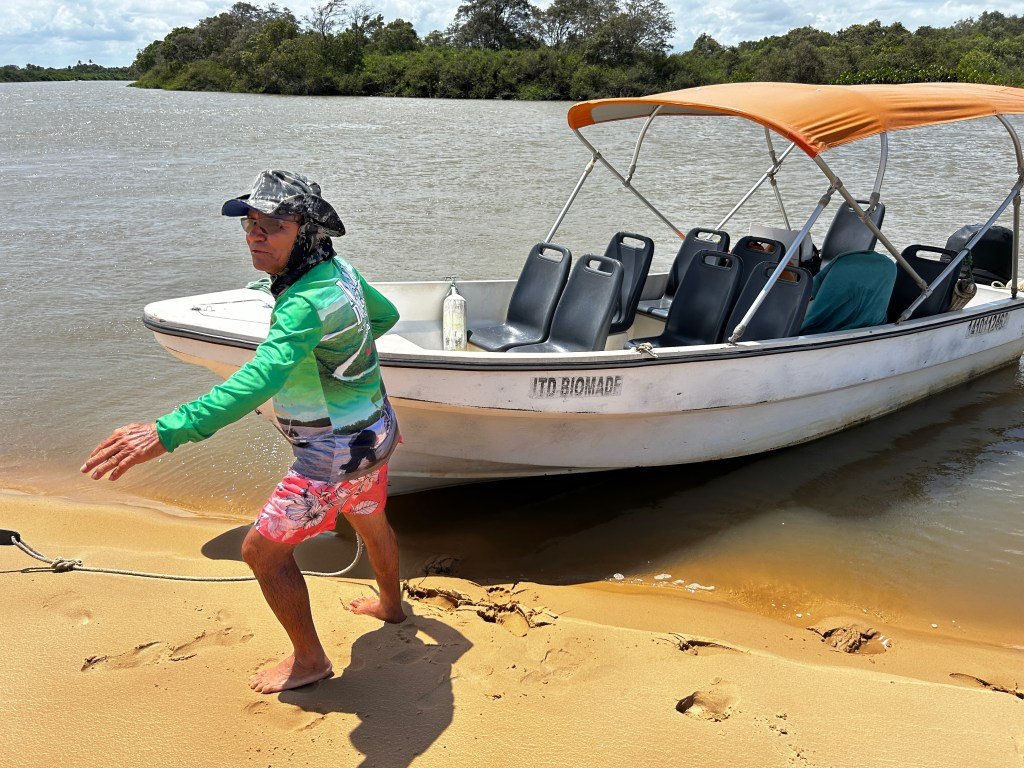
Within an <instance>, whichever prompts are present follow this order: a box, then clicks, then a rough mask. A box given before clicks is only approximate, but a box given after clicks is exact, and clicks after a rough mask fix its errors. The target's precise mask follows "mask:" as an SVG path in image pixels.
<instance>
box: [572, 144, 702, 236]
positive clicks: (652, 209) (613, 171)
mask: <svg viewBox="0 0 1024 768" xmlns="http://www.w3.org/2000/svg"><path fill="white" fill-rule="evenodd" d="M572 132H573V133H575V134H576V138H578V139H579V140H580V141H581V142H583V145H584V146H585V147H586V148H587V149H589V150H590V153H591V154H592V155H593V156H594V159H595V160H597V161H598V162H599V163H601V165H603V166H604V167H605V168H607V169H608V170H609V171H610V172H611V174H612V175H613V176H614V177H615V178H617V179H618V180H619V181H620V182H622V186H624V187H625V188H626V189H628V190H629V191H630V192H632V193H633V194H634V195H636V197H637V199H638V200H639V201H640V202H641V203H643V204H644V205H646V206H647V208H648V210H650V212H651V213H653V214H654V215H655V216H657V217H658V218H659V219H661V220H662V221H663V222H665V224H667V225H668V227H669V229H671V230H672V231H673V232H675V234H676V237H678V238H679V239H680V240H682V239H683V238H685V237H686V234H685V233H684V232H682V231H681V230H680V229H678V228H677V227H676V225H675V224H673V223H672V222H671V221H669V220H668V219H667V218H665V216H664V214H662V212H661V211H659V210H658V209H657V208H655V207H654V205H652V204H651V202H650V201H649V200H648V199H647V198H646V197H644V196H643V195H641V194H640V192H639V191H637V189H636V187H634V186H632V185H631V184H630V183H629V181H627V179H626V177H625V176H623V175H622V174H621V173H619V171H618V170H617V169H616V168H615V166H614V165H612V164H611V163H609V162H608V160H607V158H605V156H604V155H602V154H601V153H600V152H598V151H597V149H595V148H594V145H593V144H591V143H590V142H589V141H587V140H586V138H585V137H584V136H583V134H582V133H580V130H579V128H573V129H572Z"/></svg>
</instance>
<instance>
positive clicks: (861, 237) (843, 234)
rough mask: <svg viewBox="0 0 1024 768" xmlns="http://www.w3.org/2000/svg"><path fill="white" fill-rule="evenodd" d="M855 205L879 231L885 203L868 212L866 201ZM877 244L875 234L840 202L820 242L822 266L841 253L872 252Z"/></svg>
mask: <svg viewBox="0 0 1024 768" xmlns="http://www.w3.org/2000/svg"><path fill="white" fill-rule="evenodd" d="M857 203H858V204H859V205H860V207H861V208H863V209H864V210H865V211H867V214H868V218H869V219H870V220H871V221H872V223H874V225H875V226H876V227H878V228H879V229H881V228H882V221H883V220H884V219H885V203H876V204H875V207H874V208H873V209H871V210H868V205H869V203H868V201H867V200H858V201H857ZM877 242H878V237H877V236H876V235H875V233H874V232H872V231H871V230H870V229H868V228H867V227H866V226H865V225H864V222H863V221H861V220H860V216H858V215H857V212H856V211H854V210H853V208H851V207H850V204H849V203H847V202H845V201H842V203H841V205H840V206H839V210H837V211H836V215H835V218H833V219H832V224H831V225H830V226H829V228H828V232H826V233H825V239H824V240H822V241H821V263H822V266H824V265H825V264H827V263H828V262H830V261H831V260H832V259H834V258H835V257H836V256H838V255H839V254H841V253H848V252H850V251H871V250H874V248H875V243H877Z"/></svg>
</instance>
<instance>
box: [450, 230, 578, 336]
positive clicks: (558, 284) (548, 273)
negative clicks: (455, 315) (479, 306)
mask: <svg viewBox="0 0 1024 768" xmlns="http://www.w3.org/2000/svg"><path fill="white" fill-rule="evenodd" d="M571 263H572V254H571V253H569V250H568V249H567V248H563V247H562V246H560V245H554V244H552V243H537V244H536V245H535V246H533V248H531V249H530V253H529V255H528V256H527V257H526V263H525V264H524V265H523V269H522V271H521V272H520V273H519V279H518V280H517V281H516V285H515V288H514V289H513V290H512V298H511V299H510V300H509V304H508V310H507V313H506V316H505V322H504V323H500V324H497V325H495V324H494V321H493V320H492V321H491V322H490V323H489V324H486V325H481V324H474V325H473V326H471V327H470V329H469V331H470V332H469V341H470V342H471V343H472V344H474V345H475V346H477V347H480V348H481V349H485V350H487V351H489V352H504V351H505V350H507V349H509V348H510V347H512V346H516V345H520V344H536V343H538V342H542V341H544V340H545V339H546V338H547V337H548V332H549V331H550V329H551V321H552V319H553V317H554V314H555V308H556V307H557V305H558V298H559V296H561V295H562V290H563V288H565V283H566V280H567V279H568V277H569V265H570V264H571Z"/></svg>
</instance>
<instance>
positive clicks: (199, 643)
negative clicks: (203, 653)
mask: <svg viewBox="0 0 1024 768" xmlns="http://www.w3.org/2000/svg"><path fill="white" fill-rule="evenodd" d="M252 638H253V633H252V632H235V630H234V629H232V628H231V627H226V628H225V629H220V630H217V631H216V632H207V631H205V630H204V631H203V632H202V633H201V634H200V635H199V637H197V638H195V639H194V640H189V641H188V642H187V643H182V644H181V645H178V646H174V647H173V648H171V656H170V659H171V661H184V660H185V659H190V658H192V657H193V656H195V655H196V653H197V652H198V651H199V649H200V648H209V647H210V646H217V645H238V644H239V643H247V642H248V641H250V640H252Z"/></svg>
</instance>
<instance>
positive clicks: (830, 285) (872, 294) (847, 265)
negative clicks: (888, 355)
mask: <svg viewBox="0 0 1024 768" xmlns="http://www.w3.org/2000/svg"><path fill="white" fill-rule="evenodd" d="M896 270H897V267H896V264H895V263H894V262H893V260H892V259H890V258H888V257H887V256H883V255H882V254H880V253H876V252H875V251H854V252H852V253H843V254H840V255H839V256H837V257H836V258H834V259H833V260H832V261H830V262H829V263H828V264H826V265H825V267H824V268H823V269H822V270H821V271H820V272H819V273H818V274H816V275H815V276H814V283H813V287H812V289H811V305H810V308H809V309H808V310H807V315H806V317H804V322H803V325H802V326H801V328H800V333H801V334H806V333H827V332H829V331H848V330H852V329H854V328H870V327H871V326H873V325H883V324H884V323H886V322H888V320H889V315H888V309H889V299H890V297H891V296H892V289H893V286H894V285H895V283H896Z"/></svg>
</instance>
